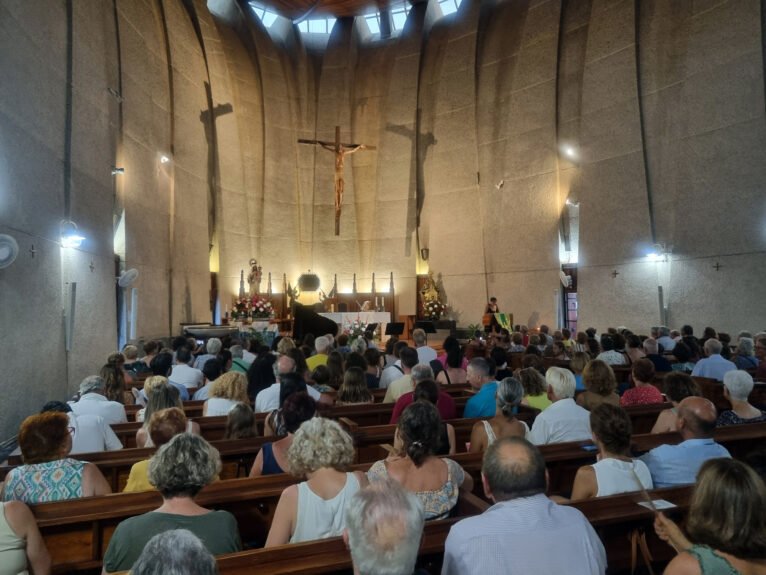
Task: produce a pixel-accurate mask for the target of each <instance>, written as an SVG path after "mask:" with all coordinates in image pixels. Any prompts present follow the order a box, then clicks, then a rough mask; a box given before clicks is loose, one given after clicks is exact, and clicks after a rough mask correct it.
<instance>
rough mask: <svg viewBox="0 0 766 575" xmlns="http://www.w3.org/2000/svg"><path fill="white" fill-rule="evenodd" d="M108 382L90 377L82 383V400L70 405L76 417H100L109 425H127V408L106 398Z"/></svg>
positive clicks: (96, 376) (94, 376)
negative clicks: (105, 390)
mask: <svg viewBox="0 0 766 575" xmlns="http://www.w3.org/2000/svg"><path fill="white" fill-rule="evenodd" d="M105 388H106V382H105V381H104V378H103V377H101V376H98V375H89V376H88V377H86V378H85V379H83V380H82V383H80V399H79V400H77V401H76V402H74V403H72V402H70V403H69V406H70V407H71V408H72V411H73V412H74V414H75V415H77V416H79V415H99V416H101V417H103V418H104V422H106V424H107V425H111V424H113V423H127V421H128V416H127V415H126V414H125V406H124V405H122V404H121V403H118V402H116V401H109V400H108V399H107V398H106V397H104V389H105Z"/></svg>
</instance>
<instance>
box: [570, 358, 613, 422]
mask: <svg viewBox="0 0 766 575" xmlns="http://www.w3.org/2000/svg"><path fill="white" fill-rule="evenodd" d="M582 381H583V384H584V385H585V391H584V392H582V393H580V394H578V396H577V405H579V406H581V407H584V408H585V409H587V410H591V409H594V408H595V407H597V406H599V405H601V404H602V403H609V404H611V405H620V396H619V395H617V379H616V378H615V377H614V371H612V368H611V367H610V366H609V365H608V364H607V363H605V362H603V361H601V360H598V359H594V360H592V361H589V362H588V364H587V365H586V366H585V369H584V370H583V372H582Z"/></svg>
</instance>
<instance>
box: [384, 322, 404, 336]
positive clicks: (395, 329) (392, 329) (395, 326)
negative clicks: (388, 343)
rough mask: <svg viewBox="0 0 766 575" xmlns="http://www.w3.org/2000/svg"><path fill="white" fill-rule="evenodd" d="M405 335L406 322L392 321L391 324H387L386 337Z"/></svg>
mask: <svg viewBox="0 0 766 575" xmlns="http://www.w3.org/2000/svg"><path fill="white" fill-rule="evenodd" d="M403 333H404V322H396V321H392V322H391V323H387V324H386V333H385V335H396V336H400V335H402V334H403Z"/></svg>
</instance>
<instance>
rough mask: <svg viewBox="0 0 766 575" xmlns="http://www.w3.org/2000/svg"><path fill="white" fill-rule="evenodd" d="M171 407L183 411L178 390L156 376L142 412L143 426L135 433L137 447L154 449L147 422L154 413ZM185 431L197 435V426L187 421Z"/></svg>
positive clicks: (198, 431)
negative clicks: (144, 409)
mask: <svg viewBox="0 0 766 575" xmlns="http://www.w3.org/2000/svg"><path fill="white" fill-rule="evenodd" d="M171 407H177V408H179V409H180V410H181V411H183V402H182V401H181V398H180V396H179V394H178V388H176V387H175V386H174V385H172V384H170V383H169V382H168V380H167V379H165V378H164V377H161V376H156V377H155V382H154V383H153V385H152V387H151V395H150V396H149V402H148V403H147V405H146V411H145V412H144V424H143V425H142V426H141V429H139V430H138V431H136V446H137V447H154V442H153V441H152V437H151V434H150V433H149V421H150V420H151V418H152V415H154V414H155V413H156V412H158V411H161V410H163V409H169V408H171ZM186 431H188V432H189V433H195V434H197V435H199V433H200V430H199V424H198V423H195V422H194V421H191V420H189V421H187V422H186Z"/></svg>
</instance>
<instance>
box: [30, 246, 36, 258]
mask: <svg viewBox="0 0 766 575" xmlns="http://www.w3.org/2000/svg"><path fill="white" fill-rule="evenodd" d="M29 253H30V254H32V258H34V257H35V254H36V253H37V250H36V249H35V244H32V247H31V248H29Z"/></svg>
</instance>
